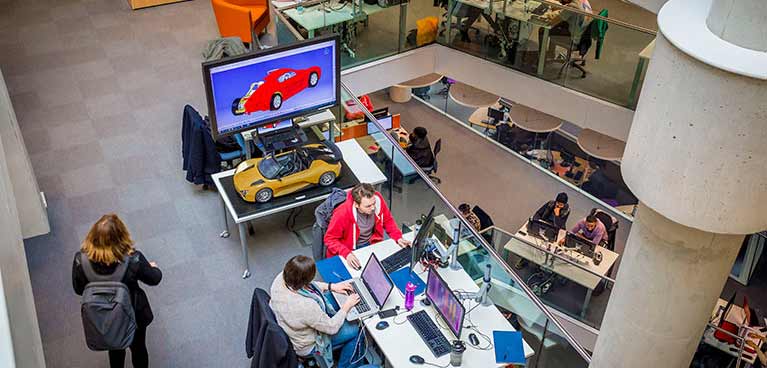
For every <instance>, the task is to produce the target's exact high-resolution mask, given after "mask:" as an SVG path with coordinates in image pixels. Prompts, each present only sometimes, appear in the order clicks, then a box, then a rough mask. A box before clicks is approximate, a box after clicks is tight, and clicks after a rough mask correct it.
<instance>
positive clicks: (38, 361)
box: [0, 77, 47, 368]
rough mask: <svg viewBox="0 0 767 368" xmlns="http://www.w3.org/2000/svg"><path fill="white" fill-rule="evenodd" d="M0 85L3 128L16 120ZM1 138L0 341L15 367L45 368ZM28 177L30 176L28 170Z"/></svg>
mask: <svg viewBox="0 0 767 368" xmlns="http://www.w3.org/2000/svg"><path fill="white" fill-rule="evenodd" d="M0 78H1V77H0ZM0 82H2V83H1V84H0V123H2V124H3V125H5V124H7V123H8V120H7V119H8V118H9V117H10V118H12V119H13V122H15V117H14V116H11V115H12V114H13V110H12V109H11V108H10V101H9V100H8V94H7V92H6V89H5V83H4V82H3V80H2V79H0ZM3 132H4V130H3ZM17 132H18V131H17ZM19 137H20V135H19ZM0 138H2V139H0V272H2V281H0V282H2V291H3V296H2V297H3V298H4V299H5V302H6V303H7V304H6V308H7V311H8V319H9V320H10V334H11V335H10V337H9V336H8V330H7V329H3V328H2V326H0V334H4V336H2V337H0V341H3V340H5V341H8V340H10V341H12V343H13V351H14V355H15V366H16V367H22V368H27V367H29V368H38V367H45V359H44V357H43V345H42V341H41V340H40V329H39V327H38V324H37V312H36V311H35V301H34V298H33V296H32V283H31V281H30V279H29V269H28V268H27V258H26V254H25V253H24V241H23V236H22V227H21V222H20V221H19V216H20V212H19V211H18V210H17V204H18V203H17V202H16V198H15V191H14V189H15V188H14V186H13V182H12V180H11V176H10V173H11V168H12V167H13V166H12V165H13V162H10V160H9V159H8V157H6V154H5V152H8V149H7V148H6V147H5V142H6V141H7V140H6V138H7V137H6V136H4V135H3V136H0ZM11 141H12V142H14V141H13V140H11ZM12 144H13V143H12ZM22 148H23V141H22ZM24 154H25V155H26V150H24ZM12 158H13V157H12ZM24 159H25V160H27V164H28V163H29V161H28V159H27V158H26V157H24ZM28 174H31V170H30V171H29V173H28ZM32 181H34V176H32ZM36 188H37V185H35V190H37V189H36ZM38 203H39V200H38ZM46 226H47V218H46ZM46 231H47V230H46ZM0 349H2V346H0ZM3 367H5V365H3Z"/></svg>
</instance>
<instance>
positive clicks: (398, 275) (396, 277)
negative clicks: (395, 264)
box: [389, 267, 426, 295]
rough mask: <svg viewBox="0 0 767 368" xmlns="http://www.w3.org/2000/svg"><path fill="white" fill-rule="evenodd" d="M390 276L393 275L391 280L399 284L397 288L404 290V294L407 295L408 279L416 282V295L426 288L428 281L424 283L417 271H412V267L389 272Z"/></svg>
mask: <svg viewBox="0 0 767 368" xmlns="http://www.w3.org/2000/svg"><path fill="white" fill-rule="evenodd" d="M389 277H391V280H392V281H393V282H394V285H396V286H397V289H399V291H401V292H402V295H405V286H406V285H407V282H408V281H410V282H412V283H413V284H415V295H421V293H423V292H424V290H426V283H424V282H423V280H421V278H420V277H418V274H416V273H415V272H413V273H410V267H405V268H401V269H399V270H397V271H394V272H392V273H390V274H389Z"/></svg>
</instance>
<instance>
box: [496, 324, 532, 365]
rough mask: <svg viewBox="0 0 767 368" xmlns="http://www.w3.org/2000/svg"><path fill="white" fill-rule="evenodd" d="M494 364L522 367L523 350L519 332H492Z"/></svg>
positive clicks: (523, 359) (523, 361)
mask: <svg viewBox="0 0 767 368" xmlns="http://www.w3.org/2000/svg"><path fill="white" fill-rule="evenodd" d="M493 345H494V346H495V362H496V363H498V364H519V365H524V364H525V362H526V359H525V349H524V342H523V341H522V333H521V332H519V331H493Z"/></svg>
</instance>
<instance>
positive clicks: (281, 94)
mask: <svg viewBox="0 0 767 368" xmlns="http://www.w3.org/2000/svg"><path fill="white" fill-rule="evenodd" d="M340 70H341V67H340V59H339V53H338V38H337V36H329V37H319V38H314V39H311V40H309V41H302V42H297V43H292V44H288V45H285V46H277V47H273V48H270V49H266V50H260V51H256V52H252V53H248V54H245V55H240V56H235V57H231V58H225V59H222V60H217V61H212V62H207V63H203V64H202V74H203V81H204V82H205V91H206V95H207V99H208V115H209V116H210V121H211V128H212V129H211V131H212V133H213V136H214V138H216V137H219V136H224V135H229V134H234V133H237V132H240V131H243V130H248V129H253V128H256V127H259V126H261V125H264V124H270V123H275V122H278V121H282V120H285V119H288V118H291V117H295V116H299V115H303V114H305V113H307V112H309V111H313V110H317V109H322V108H326V107H330V106H333V105H335V104H336V103H337V102H338V100H339V99H340V94H341V90H340V79H341V78H340Z"/></svg>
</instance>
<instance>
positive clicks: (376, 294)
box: [362, 254, 394, 307]
mask: <svg viewBox="0 0 767 368" xmlns="http://www.w3.org/2000/svg"><path fill="white" fill-rule="evenodd" d="M362 281H363V282H364V283H365V286H366V287H367V288H368V291H370V294H372V295H373V298H374V299H375V302H376V304H378V306H379V307H382V306H383V305H384V303H386V299H387V298H388V297H389V293H391V290H392V289H393V288H394V284H393V283H392V281H391V280H390V279H389V276H388V275H386V271H384V268H383V266H382V265H381V262H380V261H379V260H378V258H377V257H376V255H375V254H373V255H371V256H370V260H369V261H368V264H367V265H365V269H364V270H362Z"/></svg>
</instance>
